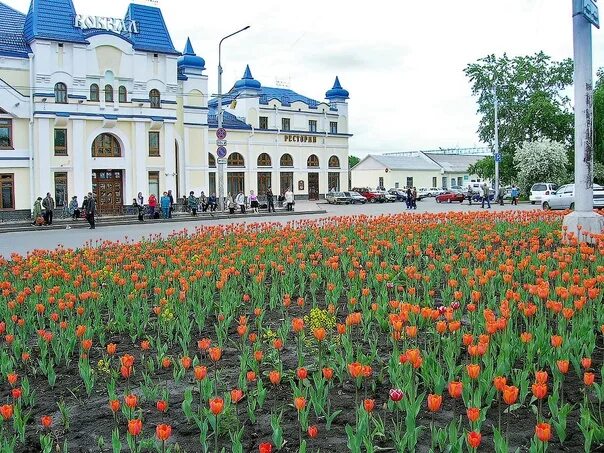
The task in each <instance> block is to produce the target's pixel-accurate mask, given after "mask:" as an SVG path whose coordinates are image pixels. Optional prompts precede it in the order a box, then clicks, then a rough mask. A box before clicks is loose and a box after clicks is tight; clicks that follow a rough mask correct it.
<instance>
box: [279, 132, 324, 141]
mask: <svg viewBox="0 0 604 453" xmlns="http://www.w3.org/2000/svg"><path fill="white" fill-rule="evenodd" d="M283 137H284V139H285V141H286V142H296V143H317V137H316V136H314V135H292V134H286V135H284V136H283Z"/></svg>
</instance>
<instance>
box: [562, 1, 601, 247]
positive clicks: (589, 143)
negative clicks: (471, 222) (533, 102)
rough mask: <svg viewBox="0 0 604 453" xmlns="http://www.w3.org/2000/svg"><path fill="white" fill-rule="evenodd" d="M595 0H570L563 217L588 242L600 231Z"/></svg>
mask: <svg viewBox="0 0 604 453" xmlns="http://www.w3.org/2000/svg"><path fill="white" fill-rule="evenodd" d="M595 1H596V0H572V5H573V51H574V61H575V74H574V82H575V210H574V212H572V213H571V214H568V215H567V216H566V217H565V218H564V222H563V225H564V227H565V229H566V231H567V233H573V234H574V235H575V237H576V238H577V240H578V241H590V237H589V233H594V234H600V233H602V231H603V230H604V217H602V216H601V215H598V214H596V213H594V211H593V208H594V205H593V74H592V71H593V69H592V45H591V26H592V25H595V26H596V27H598V28H600V25H599V18H598V7H597V5H596V3H595Z"/></svg>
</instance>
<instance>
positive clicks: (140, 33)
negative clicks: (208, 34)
mask: <svg viewBox="0 0 604 453" xmlns="http://www.w3.org/2000/svg"><path fill="white" fill-rule="evenodd" d="M0 27H1V28H0V29H2V33H0V90H2V96H0V189H1V199H0V218H10V217H19V216H22V217H26V216H28V215H29V211H30V209H31V207H32V204H33V201H34V200H35V198H37V197H38V196H42V197H44V196H45V195H46V193H47V192H50V193H51V195H52V196H53V197H54V198H55V201H56V203H57V205H58V208H60V207H61V206H62V205H65V204H67V203H68V201H69V199H70V198H71V196H73V195H77V196H78V198H79V201H80V203H81V202H82V198H83V196H84V195H85V194H87V193H88V192H90V191H92V192H94V193H95V195H96V198H97V205H98V208H99V211H100V212H101V213H102V214H120V213H122V212H123V210H124V206H128V205H130V204H131V203H132V200H133V198H135V197H136V196H137V194H138V193H139V192H142V194H143V195H144V197H145V200H147V198H148V196H149V195H150V194H151V193H153V194H155V195H156V196H157V195H159V194H160V193H161V192H163V191H167V190H172V192H173V194H174V196H175V197H176V198H178V197H184V196H186V195H188V193H189V191H191V190H193V191H195V193H196V194H197V195H199V193H200V191H201V190H204V191H205V192H206V193H212V192H215V191H216V190H215V187H216V185H217V180H216V178H217V172H216V162H217V159H218V156H217V155H216V137H215V129H216V123H217V121H216V106H215V104H216V103H215V101H214V100H211V99H209V97H208V78H207V76H206V75H205V74H204V71H205V61H204V60H203V58H201V57H199V56H197V55H196V54H195V51H194V50H193V46H192V45H191V42H190V41H187V43H186V45H185V49H184V51H183V52H182V53H181V52H178V51H177V50H176V49H175V47H174V45H173V42H172V39H171V37H170V34H169V32H168V28H167V26H166V24H165V22H164V19H163V16H162V13H161V10H160V9H158V8H155V7H152V6H147V5H139V4H131V5H130V6H129V7H128V10H127V11H126V14H125V15H124V16H123V18H121V19H119V18H118V19H116V18H103V17H90V16H85V15H82V14H78V13H76V11H75V8H74V6H73V3H72V1H71V0H32V2H31V5H30V9H29V11H28V13H27V14H23V13H21V12H18V11H15V10H14V9H12V8H10V7H9V6H7V5H5V4H3V3H1V2H0ZM240 82H241V83H240ZM240 82H237V84H235V87H233V90H231V93H229V95H227V96H226V99H225V104H226V105H225V107H226V108H225V114H224V119H225V121H224V127H225V128H226V129H227V133H228V143H229V144H228V146H227V149H228V151H227V155H226V159H227V161H228V164H227V165H226V168H225V170H226V171H225V172H224V174H225V187H227V188H230V189H232V190H236V189H237V190H239V189H241V190H244V191H245V192H246V193H248V192H249V191H250V190H256V191H258V190H261V191H262V190H266V188H267V187H268V186H270V187H271V188H272V189H273V192H274V193H275V194H277V193H278V192H279V191H281V188H282V186H283V184H282V182H283V183H284V182H285V179H286V178H287V183H288V184H290V183H291V186H292V187H293V189H294V192H295V193H296V195H298V196H299V197H310V198H312V197H318V196H320V195H321V194H324V193H326V192H327V191H328V182H329V181H332V182H334V183H335V182H336V180H337V178H336V176H335V174H337V175H340V174H342V175H346V174H347V171H348V138H349V136H350V135H349V134H348V123H347V115H348V111H347V103H346V99H348V92H347V91H346V90H343V89H342V88H341V86H340V85H339V81H336V84H335V85H334V88H332V89H331V90H329V91H328V92H327V98H328V100H327V102H325V103H321V102H317V101H314V100H312V99H310V98H306V97H304V96H301V95H298V94H297V93H295V92H293V91H292V90H285V89H278V88H275V89H271V88H264V87H262V86H260V84H259V83H258V82H257V81H255V80H253V78H252V77H251V72H250V71H249V68H248V69H247V70H246V73H245V74H244V78H243V79H242V81H240ZM238 84H239V85H238ZM256 85H258V86H256ZM229 96H230V98H229ZM264 118H266V119H264ZM285 118H288V119H289V123H288V122H287V121H285ZM311 118H312V119H311ZM313 121H314V122H313ZM284 126H289V129H286V128H285V127H284ZM264 154H266V155H268V158H267V157H266V156H265V155H264ZM284 155H289V156H291V159H290V158H288V157H287V156H285V157H284ZM312 156H315V157H316V159H315V157H312ZM333 156H335V157H336V158H337V162H336V159H335V158H332V157H333ZM317 161H318V164H317ZM330 162H331V164H330ZM281 163H284V165H281ZM309 165H310V166H309ZM286 170H287V171H286ZM284 173H288V175H284ZM315 173H316V174H318V175H317V176H315ZM260 174H262V175H260ZM268 174H270V177H269V176H268ZM330 175H331V176H330ZM330 178H331V179H330ZM339 180H340V181H343V182H345V181H346V177H345V176H342V177H341V178H340V179H339ZM311 187H312V189H311ZM216 192H217V191H216Z"/></svg>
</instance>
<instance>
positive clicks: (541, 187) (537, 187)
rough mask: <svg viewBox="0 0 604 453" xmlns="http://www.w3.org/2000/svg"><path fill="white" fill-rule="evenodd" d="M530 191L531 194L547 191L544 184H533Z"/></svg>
mask: <svg viewBox="0 0 604 453" xmlns="http://www.w3.org/2000/svg"><path fill="white" fill-rule="evenodd" d="M531 190H532V191H533V192H545V191H546V190H547V186H546V185H545V184H533V187H531Z"/></svg>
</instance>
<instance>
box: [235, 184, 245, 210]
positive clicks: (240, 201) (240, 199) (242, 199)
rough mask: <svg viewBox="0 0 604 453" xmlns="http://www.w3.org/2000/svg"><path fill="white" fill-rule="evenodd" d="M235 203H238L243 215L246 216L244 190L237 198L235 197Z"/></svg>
mask: <svg viewBox="0 0 604 453" xmlns="http://www.w3.org/2000/svg"><path fill="white" fill-rule="evenodd" d="M235 203H237V206H239V209H240V210H241V214H245V195H243V191H242V190H240V191H239V193H238V194H237V196H236V197H235Z"/></svg>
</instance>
